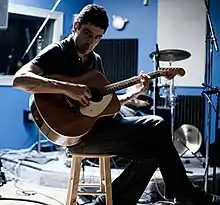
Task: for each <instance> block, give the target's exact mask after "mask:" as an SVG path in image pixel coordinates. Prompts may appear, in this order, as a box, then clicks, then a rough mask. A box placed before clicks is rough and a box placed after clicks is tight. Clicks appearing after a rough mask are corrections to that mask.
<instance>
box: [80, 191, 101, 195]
mask: <svg viewBox="0 0 220 205" xmlns="http://www.w3.org/2000/svg"><path fill="white" fill-rule="evenodd" d="M91 194H92V195H105V192H95V191H90V192H81V191H78V195H91Z"/></svg>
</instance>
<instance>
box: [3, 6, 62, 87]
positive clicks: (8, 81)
mask: <svg viewBox="0 0 220 205" xmlns="http://www.w3.org/2000/svg"><path fill="white" fill-rule="evenodd" d="M8 13H13V14H21V15H27V16H34V17H41V18H45V19H46V18H47V17H48V15H50V14H51V11H50V10H47V9H41V8H36V7H30V6H25V5H18V4H12V3H9V4H8ZM50 19H53V20H55V21H54V28H53V37H52V41H53V42H56V41H59V40H60V38H61V36H62V35H63V12H58V11H54V12H53V13H52V14H51V16H50ZM12 79H13V75H5V76H0V86H11V85H12Z"/></svg>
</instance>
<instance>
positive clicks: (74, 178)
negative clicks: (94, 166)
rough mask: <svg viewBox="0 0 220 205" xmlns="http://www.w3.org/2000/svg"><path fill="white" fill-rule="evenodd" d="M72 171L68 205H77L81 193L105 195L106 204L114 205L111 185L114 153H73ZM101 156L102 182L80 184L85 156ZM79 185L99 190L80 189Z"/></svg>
mask: <svg viewBox="0 0 220 205" xmlns="http://www.w3.org/2000/svg"><path fill="white" fill-rule="evenodd" d="M70 155H71V156H72V162H71V171H70V177H69V184H68V193H67V202H66V205H76V204H77V196H79V195H105V200H106V205H112V187H111V166H110V158H111V157H112V156H114V155H109V154H78V153H71V154H70ZM85 157H86V158H99V169H100V183H99V184H85V183H82V184H80V182H79V178H80V172H81V171H80V170H81V163H82V159H83V158H85ZM79 187H90V188H93V187H94V188H99V191H97V192H92V191H85V190H81V191H79V190H78V189H79Z"/></svg>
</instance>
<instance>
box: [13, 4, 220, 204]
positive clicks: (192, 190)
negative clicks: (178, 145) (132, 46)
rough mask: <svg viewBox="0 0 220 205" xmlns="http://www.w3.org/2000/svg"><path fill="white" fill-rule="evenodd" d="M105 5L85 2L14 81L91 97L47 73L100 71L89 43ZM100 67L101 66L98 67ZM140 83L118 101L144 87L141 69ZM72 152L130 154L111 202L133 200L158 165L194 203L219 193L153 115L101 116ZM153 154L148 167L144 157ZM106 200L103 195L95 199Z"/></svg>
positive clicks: (211, 200)
mask: <svg viewBox="0 0 220 205" xmlns="http://www.w3.org/2000/svg"><path fill="white" fill-rule="evenodd" d="M108 22H109V21H108V17H107V13H106V10H105V9H104V8H103V7H101V6H98V5H94V4H92V5H87V6H85V7H84V8H83V9H82V10H81V12H80V13H79V14H78V17H77V19H76V20H75V22H74V24H73V29H72V33H71V34H70V35H69V36H68V37H67V38H66V39H64V40H63V41H61V42H58V43H53V44H51V45H49V46H47V47H46V48H45V49H44V50H43V51H42V52H41V53H40V54H38V55H37V56H36V57H35V58H34V59H32V60H31V61H30V62H29V63H27V64H26V65H24V66H23V67H22V68H21V69H20V70H19V71H18V72H17V73H16V74H15V76H14V79H13V86H14V87H15V88H18V89H21V90H24V91H27V92H30V93H52V94H64V95H66V96H68V97H70V98H72V99H74V100H76V101H79V102H80V103H81V104H82V106H87V105H89V103H90V98H91V93H90V90H89V89H88V88H87V86H86V85H82V84H73V83H68V82H63V81H59V80H54V79H49V78H47V77H45V76H47V75H52V74H58V75H67V76H70V77H71V76H76V75H80V74H83V73H85V72H87V71H88V70H98V71H100V72H103V67H102V61H101V58H100V56H99V55H98V54H96V53H95V52H94V51H93V49H94V48H95V46H96V45H97V44H98V43H99V41H100V40H101V38H102V36H103V35H104V33H105V31H106V29H107V28H108V25H109V23H108ZM103 73H104V72H103ZM140 75H141V76H142V81H140V84H139V88H137V89H135V91H133V92H130V93H127V94H125V95H122V96H120V97H119V100H120V102H121V104H122V105H123V104H124V103H126V102H127V101H128V100H129V99H134V98H135V97H136V96H137V95H139V93H140V92H142V91H143V90H146V89H148V76H147V75H144V74H142V73H141V74H140ZM69 150H70V151H71V152H74V153H108V154H115V155H118V156H120V157H124V158H127V159H131V160H132V163H131V164H130V165H129V166H128V167H127V168H126V169H125V170H124V171H123V173H122V174H121V175H120V176H119V177H118V178H117V179H116V180H114V182H113V184H112V191H113V204H114V205H135V204H137V202H138V200H139V198H140V197H141V195H142V193H143V192H144V190H145V188H146V186H147V184H148V182H149V180H150V179H151V176H152V174H153V173H154V171H155V170H156V169H157V168H158V167H159V168H160V171H161V173H162V176H163V179H164V182H165V183H166V187H167V189H168V190H169V192H170V193H172V196H174V197H177V198H179V199H184V200H186V201H189V202H192V203H193V204H195V205H214V204H216V205H220V199H219V197H218V196H213V195H212V194H210V193H205V192H203V191H201V190H200V189H198V188H196V187H195V186H194V185H193V184H192V183H191V181H190V180H189V178H188V177H187V175H186V171H185V168H184V166H183V164H182V162H181V160H180V158H179V155H178V153H177V151H176V149H175V148H174V146H173V143H172V136H171V133H170V127H169V126H167V123H166V121H165V120H164V119H162V118H161V117H158V116H153V115H149V116H140V117H123V116H119V117H118V116H117V117H115V116H112V117H106V118H101V119H100V120H99V121H97V123H96V124H95V126H94V127H93V128H92V130H91V131H90V132H89V133H88V134H86V135H84V136H83V137H82V138H81V139H80V140H79V142H78V143H77V144H76V145H74V146H72V147H69ZM148 159H155V160H156V162H157V164H156V165H155V166H152V167H149V166H148V163H146V161H147V160H148ZM98 204H105V202H104V200H103V198H102V197H100V198H99V197H98V198H97V202H96V205H98Z"/></svg>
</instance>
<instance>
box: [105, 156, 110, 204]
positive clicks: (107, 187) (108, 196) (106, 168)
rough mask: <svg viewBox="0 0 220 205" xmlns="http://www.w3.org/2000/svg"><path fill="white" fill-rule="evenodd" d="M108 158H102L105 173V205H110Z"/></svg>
mask: <svg viewBox="0 0 220 205" xmlns="http://www.w3.org/2000/svg"><path fill="white" fill-rule="evenodd" d="M110 159H111V158H110V157H104V158H103V161H104V173H105V191H106V197H105V200H106V205H112V184H111V165H110Z"/></svg>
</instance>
